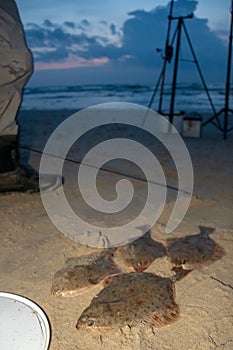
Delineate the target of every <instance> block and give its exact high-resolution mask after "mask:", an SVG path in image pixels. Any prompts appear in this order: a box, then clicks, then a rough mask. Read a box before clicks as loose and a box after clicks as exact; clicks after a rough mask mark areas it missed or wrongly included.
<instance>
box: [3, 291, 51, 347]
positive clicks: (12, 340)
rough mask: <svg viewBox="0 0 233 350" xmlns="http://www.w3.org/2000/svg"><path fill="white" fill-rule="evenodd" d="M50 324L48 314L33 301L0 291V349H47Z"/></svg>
mask: <svg viewBox="0 0 233 350" xmlns="http://www.w3.org/2000/svg"><path fill="white" fill-rule="evenodd" d="M49 343H50V326H49V322H48V319H47V316H46V315H45V313H44V312H43V311H42V309H41V308H40V307H39V306H38V305H37V304H35V303H34V302H33V301H31V300H29V299H27V298H24V297H22V296H19V295H17V294H11V293H5V292H0V349H2V350H32V349H33V350H47V349H48V347H49Z"/></svg>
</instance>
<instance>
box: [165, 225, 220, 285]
mask: <svg viewBox="0 0 233 350" xmlns="http://www.w3.org/2000/svg"><path fill="white" fill-rule="evenodd" d="M199 229H200V233H199V234H196V235H192V236H185V237H181V238H178V239H176V238H174V239H169V240H167V242H166V244H167V250H168V254H169V256H170V257H171V261H172V263H173V270H174V271H176V272H177V274H178V276H179V275H180V277H179V278H178V279H181V278H182V277H183V275H185V274H187V273H188V272H182V270H186V271H191V270H194V269H202V268H204V267H207V266H209V265H211V264H213V263H214V262H215V261H217V260H219V259H221V258H222V257H223V256H224V255H225V251H224V249H223V247H221V246H220V245H219V244H217V243H216V242H215V241H214V240H213V239H212V238H210V237H209V234H211V233H212V232H214V229H213V228H210V227H205V226H199Z"/></svg>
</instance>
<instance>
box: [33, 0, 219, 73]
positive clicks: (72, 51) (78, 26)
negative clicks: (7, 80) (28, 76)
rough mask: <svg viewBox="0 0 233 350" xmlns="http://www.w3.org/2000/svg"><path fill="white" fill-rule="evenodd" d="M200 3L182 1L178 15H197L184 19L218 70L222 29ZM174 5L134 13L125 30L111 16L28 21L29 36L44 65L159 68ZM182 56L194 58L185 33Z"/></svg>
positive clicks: (200, 52) (204, 59) (209, 65)
mask: <svg viewBox="0 0 233 350" xmlns="http://www.w3.org/2000/svg"><path fill="white" fill-rule="evenodd" d="M197 6H198V2H197V1H192V0H177V1H176V2H175V3H174V12H173V15H174V16H187V15H189V14H191V13H194V16H193V18H192V19H185V20H184V23H185V27H186V28H187V31H188V34H189V37H190V39H191V43H192V45H193V48H194V50H195V53H196V56H197V58H198V59H199V62H200V63H201V66H202V67H203V68H204V69H205V68H206V69H208V70H210V69H212V70H213V71H214V70H216V69H218V70H219V67H223V66H224V65H225V52H226V45H225V44H224V42H223V41H222V40H221V39H220V38H219V37H218V35H217V33H215V32H213V31H211V30H210V28H209V27H208V21H207V20H206V19H201V18H198V17H196V16H195V11H196V9H197ZM169 8H170V3H168V4H167V5H166V6H158V7H156V8H154V9H152V10H151V11H146V10H135V11H132V12H130V13H129V18H128V19H127V20H126V21H125V22H124V24H123V27H122V28H121V29H120V28H118V27H117V25H116V24H114V23H108V22H107V21H106V20H102V21H99V23H98V25H96V24H93V23H91V22H90V21H89V20H88V19H83V20H82V21H80V22H78V23H75V22H70V21H65V22H63V23H60V24H58V23H53V22H51V21H50V20H48V19H46V20H44V22H43V23H42V24H41V25H38V24H34V23H29V24H28V25H27V26H26V37H27V41H28V45H29V47H30V48H31V49H32V51H33V54H34V58H35V62H36V64H37V67H40V68H43V67H46V68H48V67H49V66H50V67H51V68H52V67H66V68H68V67H83V65H86V66H88V65H90V66H101V65H102V66H103V65H105V66H106V65H108V66H111V67H112V69H114V67H115V68H116V69H117V70H118V69H119V67H122V71H125V69H126V68H127V66H128V67H131V66H132V65H134V66H135V67H141V68H143V69H144V68H148V69H151V68H155V69H156V68H159V67H161V65H162V60H161V54H158V52H157V51H156V48H162V49H163V48H164V43H165V39H166V32H167V22H168V21H167V17H168V14H169ZM98 26H99V27H98ZM176 26H177V20H175V19H174V20H173V21H172V33H174V31H175V28H176ZM175 39H176V38H175ZM175 39H174V46H175ZM181 56H182V58H183V59H188V60H190V59H193V57H192V55H191V51H190V47H189V46H188V44H187V40H186V38H185V32H184V31H182V45H181ZM189 69H190V64H189V65H187V64H186V70H187V71H188V70H189Z"/></svg>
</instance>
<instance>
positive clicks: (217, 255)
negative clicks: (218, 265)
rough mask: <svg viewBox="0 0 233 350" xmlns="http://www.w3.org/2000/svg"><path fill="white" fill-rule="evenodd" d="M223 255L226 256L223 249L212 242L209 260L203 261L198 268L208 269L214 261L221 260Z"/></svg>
mask: <svg viewBox="0 0 233 350" xmlns="http://www.w3.org/2000/svg"><path fill="white" fill-rule="evenodd" d="M224 255H226V252H225V250H224V248H223V247H222V246H221V245H220V244H218V243H216V242H214V252H213V255H212V256H211V258H210V259H208V260H207V261H204V262H203V263H201V264H200V266H199V268H200V269H203V268H205V267H209V266H210V265H212V264H213V263H215V262H216V261H218V260H220V259H222V258H223V256H224Z"/></svg>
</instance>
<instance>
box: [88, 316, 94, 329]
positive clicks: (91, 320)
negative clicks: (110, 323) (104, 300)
mask: <svg viewBox="0 0 233 350" xmlns="http://www.w3.org/2000/svg"><path fill="white" fill-rule="evenodd" d="M94 323H95V321H94V320H93V319H91V318H90V319H89V320H88V321H87V325H88V327H91V326H93V324H94Z"/></svg>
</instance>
